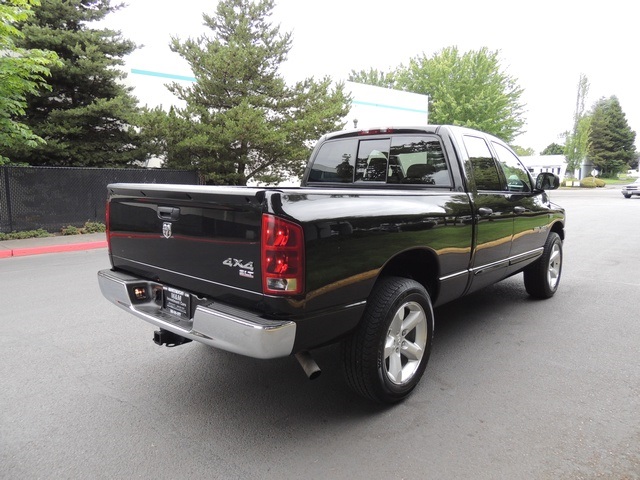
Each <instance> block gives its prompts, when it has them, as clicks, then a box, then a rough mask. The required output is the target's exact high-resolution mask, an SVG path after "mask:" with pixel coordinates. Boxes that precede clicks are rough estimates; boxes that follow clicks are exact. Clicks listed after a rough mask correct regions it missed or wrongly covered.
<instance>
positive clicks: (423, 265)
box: [376, 248, 440, 303]
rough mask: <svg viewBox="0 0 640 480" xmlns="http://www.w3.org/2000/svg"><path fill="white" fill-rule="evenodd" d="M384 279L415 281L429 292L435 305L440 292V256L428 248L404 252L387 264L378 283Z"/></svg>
mask: <svg viewBox="0 0 640 480" xmlns="http://www.w3.org/2000/svg"><path fill="white" fill-rule="evenodd" d="M384 277H403V278H410V279H412V280H415V281H416V282H418V283H420V284H421V285H422V286H423V287H424V288H425V289H426V290H427V292H428V293H429V297H431V302H432V303H435V301H436V299H437V297H438V294H439V291H440V284H439V281H438V278H439V277H440V263H439V261H438V255H437V254H436V253H435V252H434V251H433V250H430V249H428V248H412V249H410V250H404V251H402V252H400V253H398V254H396V255H394V256H393V257H392V258H390V259H389V260H388V261H387V263H385V265H384V266H383V267H382V270H381V271H380V273H379V275H378V278H377V280H376V281H379V280H380V279H381V278H384Z"/></svg>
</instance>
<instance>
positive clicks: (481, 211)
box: [478, 207, 493, 217]
mask: <svg viewBox="0 0 640 480" xmlns="http://www.w3.org/2000/svg"><path fill="white" fill-rule="evenodd" d="M478 213H479V214H480V216H481V217H488V216H490V215H493V210H491V209H490V208H486V207H481V208H479V209H478Z"/></svg>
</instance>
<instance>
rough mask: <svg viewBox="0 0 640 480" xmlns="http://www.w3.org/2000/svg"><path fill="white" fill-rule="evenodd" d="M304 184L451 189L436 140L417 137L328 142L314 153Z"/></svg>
mask: <svg viewBox="0 0 640 480" xmlns="http://www.w3.org/2000/svg"><path fill="white" fill-rule="evenodd" d="M307 182H308V183H349V184H352V185H372V184H376V185H381V184H384V185H398V184H403V185H421V186H435V187H451V185H452V181H451V175H450V172H449V169H448V164H447V161H446V157H445V154H444V149H443V147H442V144H441V143H440V139H439V138H438V137H437V136H435V135H419V134H416V135H396V136H390V137H386V138H379V137H378V138H361V137H351V138H341V139H336V140H329V141H327V142H326V143H324V144H323V145H322V146H321V147H320V149H319V150H318V152H317V154H316V156H315V158H314V162H313V165H312V167H311V170H310V172H309V177H308V179H307Z"/></svg>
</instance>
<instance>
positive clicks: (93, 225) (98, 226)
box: [82, 222, 107, 233]
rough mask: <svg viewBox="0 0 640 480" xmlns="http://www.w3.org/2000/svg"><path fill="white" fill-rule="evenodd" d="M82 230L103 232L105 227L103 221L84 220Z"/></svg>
mask: <svg viewBox="0 0 640 480" xmlns="http://www.w3.org/2000/svg"><path fill="white" fill-rule="evenodd" d="M82 230H83V233H100V232H105V231H106V230H107V227H106V226H105V224H104V223H100V222H86V223H85V224H84V227H83V228H82Z"/></svg>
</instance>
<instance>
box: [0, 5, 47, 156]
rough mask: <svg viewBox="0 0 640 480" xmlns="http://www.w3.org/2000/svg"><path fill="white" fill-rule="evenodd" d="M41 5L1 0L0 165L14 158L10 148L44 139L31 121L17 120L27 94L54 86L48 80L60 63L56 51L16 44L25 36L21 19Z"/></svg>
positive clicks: (24, 106)
mask: <svg viewBox="0 0 640 480" xmlns="http://www.w3.org/2000/svg"><path fill="white" fill-rule="evenodd" d="M38 5H40V2H39V1H38V0H6V1H3V2H2V3H0V165H2V164H4V163H8V162H9V161H10V160H11V159H10V158H8V157H7V156H6V155H8V153H9V151H10V150H12V149H16V148H23V147H35V146H36V145H37V144H38V143H43V142H44V140H42V138H40V137H39V136H37V135H36V134H34V133H33V131H32V130H31V129H30V128H29V126H28V125H26V124H25V123H23V122H20V121H18V120H16V118H17V117H20V116H22V115H24V113H25V108H26V106H27V99H26V97H27V95H37V94H38V93H39V92H40V91H41V90H46V89H49V90H50V89H51V87H50V86H49V85H48V84H47V77H49V75H50V70H49V68H50V67H51V66H54V65H57V64H58V57H57V55H56V54H55V53H54V52H51V51H48V50H42V49H35V48H34V49H29V48H21V47H19V46H17V45H16V42H19V41H20V39H23V38H24V33H23V32H22V31H20V30H19V25H20V22H24V21H25V20H27V19H28V18H29V17H30V16H31V15H33V11H32V10H31V8H32V7H33V6H38Z"/></svg>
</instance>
